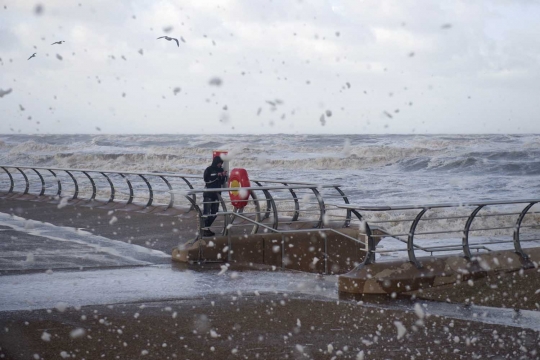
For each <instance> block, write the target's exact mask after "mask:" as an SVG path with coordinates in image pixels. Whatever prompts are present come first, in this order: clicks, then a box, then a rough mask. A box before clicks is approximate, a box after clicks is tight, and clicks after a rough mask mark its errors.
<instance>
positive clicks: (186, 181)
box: [181, 177, 197, 212]
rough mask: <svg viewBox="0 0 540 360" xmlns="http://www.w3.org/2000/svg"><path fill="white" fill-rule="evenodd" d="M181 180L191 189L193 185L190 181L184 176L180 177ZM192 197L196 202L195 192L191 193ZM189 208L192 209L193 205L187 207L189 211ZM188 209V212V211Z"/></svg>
mask: <svg viewBox="0 0 540 360" xmlns="http://www.w3.org/2000/svg"><path fill="white" fill-rule="evenodd" d="M181 179H182V180H184V182H185V183H186V184H187V186H188V187H189V188H190V189H192V190H193V185H191V183H190V182H189V181H188V180H187V179H186V178H185V177H181ZM192 197H193V202H195V203H196V202H197V195H196V194H195V193H193V195H192ZM191 209H193V206H192V207H191V208H190V209H189V211H191ZM189 211H188V212H189Z"/></svg>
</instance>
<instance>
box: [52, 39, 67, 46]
mask: <svg viewBox="0 0 540 360" xmlns="http://www.w3.org/2000/svg"><path fill="white" fill-rule="evenodd" d="M62 43H65V41H64V40H61V41H56V42H53V43H52V44H51V45H55V44H58V45H62Z"/></svg>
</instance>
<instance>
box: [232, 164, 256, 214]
mask: <svg viewBox="0 0 540 360" xmlns="http://www.w3.org/2000/svg"><path fill="white" fill-rule="evenodd" d="M250 186H251V185H250V183H249V177H248V174H247V171H246V169H241V168H234V169H232V170H231V173H230V174H229V187H230V188H246V187H250ZM229 196H230V197H231V203H232V205H233V206H234V207H235V208H237V209H242V208H243V207H245V206H246V205H247V203H248V199H249V191H248V190H240V191H235V190H232V191H229Z"/></svg>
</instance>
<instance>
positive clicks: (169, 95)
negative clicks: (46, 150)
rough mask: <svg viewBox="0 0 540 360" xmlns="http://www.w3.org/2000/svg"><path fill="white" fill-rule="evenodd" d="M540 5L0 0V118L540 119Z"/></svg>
mask: <svg viewBox="0 0 540 360" xmlns="http://www.w3.org/2000/svg"><path fill="white" fill-rule="evenodd" d="M539 19H540V2H539V1H519V0H512V1H504V0H484V1H482V0H478V1H468V0H467V1H459V0H451V1H427V0H424V1H415V0H394V1H388V0H326V1H325V0H309V1H308V0H302V1H300V0H272V1H262V0H261V1H257V0H245V1H241V0H220V1H210V0H189V1H184V0H182V1H180V0H178V1H173V0H170V1H154V0H134V1H110V0H92V1H85V0H48V1H42V2H35V1H26V0H0V59H1V60H0V91H2V92H0V95H3V96H2V97H1V98H0V133H13V132H21V133H100V132H101V133H181V134H182V133H334V134H335V133H357V134H362V133H420V134H423V133H540V119H539V114H540V100H539V99H540V37H539V36H538V34H540V21H539ZM164 35H167V36H170V37H174V38H177V39H178V40H179V41H180V44H179V45H180V46H177V44H176V43H175V42H174V41H166V40H165V39H160V40H157V38H158V37H160V36H164ZM182 39H183V40H184V41H182ZM60 40H63V41H65V43H63V44H60V45H51V44H52V43H53V42H56V41H60ZM34 52H35V53H37V54H36V57H35V58H32V59H30V60H27V59H28V57H30V55H32V54H33V53H34ZM9 89H11V92H9V93H5V92H6V91H8V90H9ZM323 114H324V117H323ZM328 115H330V116H328Z"/></svg>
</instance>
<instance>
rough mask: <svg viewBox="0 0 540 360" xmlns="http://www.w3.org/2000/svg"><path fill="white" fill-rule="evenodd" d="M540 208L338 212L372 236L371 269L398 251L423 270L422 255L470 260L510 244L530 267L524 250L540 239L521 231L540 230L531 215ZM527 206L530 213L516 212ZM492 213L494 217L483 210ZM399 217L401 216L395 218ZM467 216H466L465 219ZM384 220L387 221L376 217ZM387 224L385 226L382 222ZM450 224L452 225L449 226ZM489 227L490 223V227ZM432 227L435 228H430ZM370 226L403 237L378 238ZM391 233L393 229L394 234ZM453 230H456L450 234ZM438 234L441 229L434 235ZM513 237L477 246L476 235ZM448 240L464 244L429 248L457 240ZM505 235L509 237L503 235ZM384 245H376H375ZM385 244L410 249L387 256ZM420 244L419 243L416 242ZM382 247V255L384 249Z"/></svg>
mask: <svg viewBox="0 0 540 360" xmlns="http://www.w3.org/2000/svg"><path fill="white" fill-rule="evenodd" d="M537 203H540V199H524V200H510V201H479V202H467V203H438V204H423V205H400V206H361V205H354V204H348V205H341V204H338V205H336V207H338V208H343V209H348V210H350V211H351V212H352V213H353V214H354V215H355V216H356V221H359V222H360V224H359V226H361V227H362V228H363V231H364V232H365V233H366V236H367V254H366V258H365V261H364V263H365V264H371V263H374V262H375V255H376V254H383V253H388V252H394V251H406V252H407V255H408V260H409V261H410V262H411V263H413V264H414V265H415V266H417V267H418V268H421V267H422V264H421V263H420V262H419V261H418V259H417V257H416V253H415V252H416V251H418V250H421V251H424V252H427V253H431V255H433V253H434V252H442V251H462V253H463V256H464V257H465V258H466V259H468V260H472V259H474V257H473V255H472V252H471V250H473V249H474V250H477V251H480V250H488V251H490V250H491V249H490V248H489V247H488V246H489V245H493V244H505V243H511V244H512V245H513V250H514V251H515V253H516V254H518V255H519V256H520V257H521V258H522V259H523V261H525V262H527V261H528V255H527V254H526V253H525V252H524V251H523V248H522V246H521V243H522V242H530V241H539V240H540V238H526V239H523V238H522V237H521V235H522V234H521V231H520V230H521V229H540V223H539V221H538V219H536V218H535V217H534V215H537V214H540V213H536V212H530V209H531V208H532V207H533V206H534V205H535V204H537ZM520 204H525V206H524V207H519V209H517V210H515V208H516V207H517V206H518V205H520ZM487 208H489V212H486V211H484V213H481V211H482V210H485V209H487ZM442 209H451V210H453V211H454V212H457V213H458V214H457V215H454V214H448V213H442V214H441V213H439V214H437V213H436V211H437V210H442ZM430 211H431V213H435V215H433V216H429V217H428V216H426V214H427V213H428V212H430ZM396 212H398V214H397V215H396V214H395V213H396ZM459 213H463V214H459ZM377 214H378V215H380V214H384V215H385V216H378V217H377V216H375V215H377ZM527 215H529V216H528V217H527V218H528V219H529V223H528V224H526V225H525V224H523V222H524V220H525V218H526V216H527ZM481 218H484V219H490V218H491V219H494V220H495V221H494V222H495V225H492V224H489V223H488V224H487V225H483V226H481V227H476V228H475V227H473V223H474V221H475V220H478V219H481ZM380 219H382V220H380ZM449 220H450V221H449ZM435 221H437V222H438V226H434V225H433V222H435ZM459 221H462V222H463V224H462V226H461V227H459V228H457V227H456V228H453V226H454V224H453V223H455V222H459ZM486 222H487V221H486ZM407 223H410V226H409V228H408V231H400V230H401V229H400V226H401V227H402V226H403V224H407ZM421 223H424V229H423V230H420V231H418V228H419V224H421ZM428 223H431V226H430V225H426V224H428ZM370 224H372V225H373V224H386V225H387V226H388V227H392V228H393V229H396V228H397V232H395V231H390V232H389V233H387V234H381V235H374V234H373V233H372V231H371V228H370ZM388 227H387V229H388ZM449 227H450V228H449ZM434 228H435V229H434ZM497 231H498V232H503V233H504V232H509V231H510V232H511V238H510V239H503V240H496V241H492V240H490V241H484V240H483V239H482V238H481V239H480V242H477V243H474V244H473V243H471V241H470V239H471V234H472V233H477V234H479V233H486V232H487V233H489V232H492V233H493V232H497ZM448 234H460V235H461V241H460V243H458V244H453V245H450V244H445V245H429V243H430V242H433V239H434V238H435V237H441V236H443V237H444V238H445V239H444V240H445V242H451V241H452V239H451V238H450V239H449V238H448V236H447V235H448ZM503 235H505V234H503ZM528 235H534V236H538V235H539V234H538V233H537V232H535V233H530V234H528ZM420 236H423V237H426V236H427V237H429V238H428V239H427V240H425V242H427V243H428V245H420V244H419V243H418V240H417V238H418V237H420ZM377 238H378V239H379V241H376V240H375V239H377ZM384 238H392V239H395V240H397V241H398V242H400V243H402V244H404V245H405V247H404V248H399V249H392V250H381V248H382V247H380V246H378V244H379V243H380V241H381V240H382V239H384ZM415 241H416V242H415ZM378 247H379V249H378Z"/></svg>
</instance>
